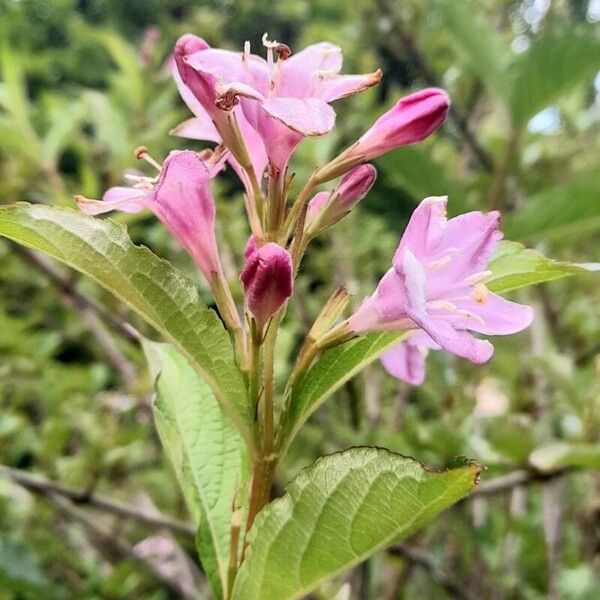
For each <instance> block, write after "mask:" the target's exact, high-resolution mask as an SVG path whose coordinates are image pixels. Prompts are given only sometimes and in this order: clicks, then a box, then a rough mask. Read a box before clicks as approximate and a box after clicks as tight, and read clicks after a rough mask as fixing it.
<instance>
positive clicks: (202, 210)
mask: <svg viewBox="0 0 600 600" xmlns="http://www.w3.org/2000/svg"><path fill="white" fill-rule="evenodd" d="M142 155H143V153H142ZM224 156H225V155H224V154H221V155H217V153H215V154H213V155H212V158H211V159H209V160H203V159H202V158H201V157H200V156H199V155H198V154H197V153H196V152H191V151H189V150H184V151H182V152H171V154H169V156H168V157H167V159H166V160H165V162H164V164H163V165H162V168H161V170H160V173H159V175H158V177H157V178H155V179H152V178H149V177H134V178H132V179H133V181H134V182H135V183H134V185H133V186H132V187H112V188H110V189H109V190H107V192H106V193H105V194H104V197H103V199H102V200H91V199H89V198H85V197H84V196H76V197H75V200H76V201H77V205H78V206H79V208H80V209H81V211H82V212H84V213H86V214H88V215H98V214H102V213H106V212H110V211H112V210H120V211H123V212H128V213H137V212H140V211H142V210H144V209H149V210H151V211H152V212H153V213H154V214H155V215H156V216H157V217H158V219H160V221H161V222H162V223H163V225H164V226H165V227H166V228H167V229H168V230H169V232H170V233H171V235H173V237H175V238H176V239H177V240H179V242H180V243H181V244H182V245H183V247H184V248H185V249H186V250H187V251H188V253H189V254H190V256H191V257H192V258H193V259H194V261H195V262H196V264H197V265H198V267H199V268H200V270H201V271H202V273H203V274H204V276H205V277H206V279H207V280H208V281H209V282H210V281H211V280H212V279H213V276H214V275H215V274H217V273H221V263H220V260H219V253H218V250H217V242H216V238H215V201H214V199H213V196H212V192H211V189H210V180H211V178H212V177H214V176H215V175H216V174H217V173H218V172H219V171H220V170H221V168H222V162H223V159H224ZM157 166H160V165H157Z"/></svg>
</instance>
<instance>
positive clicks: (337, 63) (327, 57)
mask: <svg viewBox="0 0 600 600" xmlns="http://www.w3.org/2000/svg"><path fill="white" fill-rule="evenodd" d="M342 61H343V57H342V49H341V48H340V47H339V46H336V45H335V44H332V43H331V42H320V43H318V44H312V45H310V46H307V47H306V48H304V49H303V50H301V51H300V52H297V53H296V54H292V55H291V56H290V57H289V58H288V59H287V60H285V61H284V62H283V64H282V65H281V68H282V74H283V75H285V76H286V77H289V76H291V77H293V75H294V74H295V73H297V72H302V71H305V72H309V73H315V72H316V71H332V72H333V73H339V72H340V71H341V69H342Z"/></svg>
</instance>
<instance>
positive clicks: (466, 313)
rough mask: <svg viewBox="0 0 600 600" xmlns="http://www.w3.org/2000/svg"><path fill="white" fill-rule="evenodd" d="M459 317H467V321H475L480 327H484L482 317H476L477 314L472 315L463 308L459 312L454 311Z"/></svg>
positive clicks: (472, 313)
mask: <svg viewBox="0 0 600 600" xmlns="http://www.w3.org/2000/svg"><path fill="white" fill-rule="evenodd" d="M456 312H457V313H458V314H459V315H463V316H464V317H467V318H469V319H475V320H476V321H477V322H478V323H481V325H483V326H484V327H485V321H484V320H483V317H482V316H481V315H478V314H477V313H474V312H472V311H470V310H466V309H464V308H461V309H459V310H457V311H456Z"/></svg>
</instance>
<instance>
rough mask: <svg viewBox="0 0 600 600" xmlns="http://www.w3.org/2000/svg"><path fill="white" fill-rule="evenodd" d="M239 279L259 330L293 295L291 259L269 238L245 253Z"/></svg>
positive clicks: (285, 251)
mask: <svg viewBox="0 0 600 600" xmlns="http://www.w3.org/2000/svg"><path fill="white" fill-rule="evenodd" d="M240 279H241V281H242V284H243V285H244V291H245V293H246V302H247V304H248V310H249V311H250V312H251V313H252V314H253V315H254V317H255V319H256V320H257V323H258V329H259V331H260V330H261V329H262V327H263V326H264V325H265V324H266V322H267V321H268V320H269V318H270V317H272V316H273V315H274V314H275V313H276V312H277V311H278V310H279V309H280V308H281V307H282V306H283V304H284V302H285V301H286V300H287V299H288V298H289V297H290V296H291V295H292V286H293V283H292V259H291V257H290V255H289V253H288V252H287V250H285V249H284V248H282V247H281V246H279V245H278V244H275V243H274V242H269V243H268V244H265V245H264V246H261V247H260V248H258V249H256V250H254V251H253V252H249V253H248V255H247V257H246V264H245V265H244V269H243V271H242V273H241V275H240Z"/></svg>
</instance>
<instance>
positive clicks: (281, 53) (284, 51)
mask: <svg viewBox="0 0 600 600" xmlns="http://www.w3.org/2000/svg"><path fill="white" fill-rule="evenodd" d="M273 50H275V52H277V58H279V60H287V59H288V58H289V57H290V56H291V55H292V49H291V48H290V47H289V46H288V45H287V44H277V45H276V46H275V47H274V48H273Z"/></svg>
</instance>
